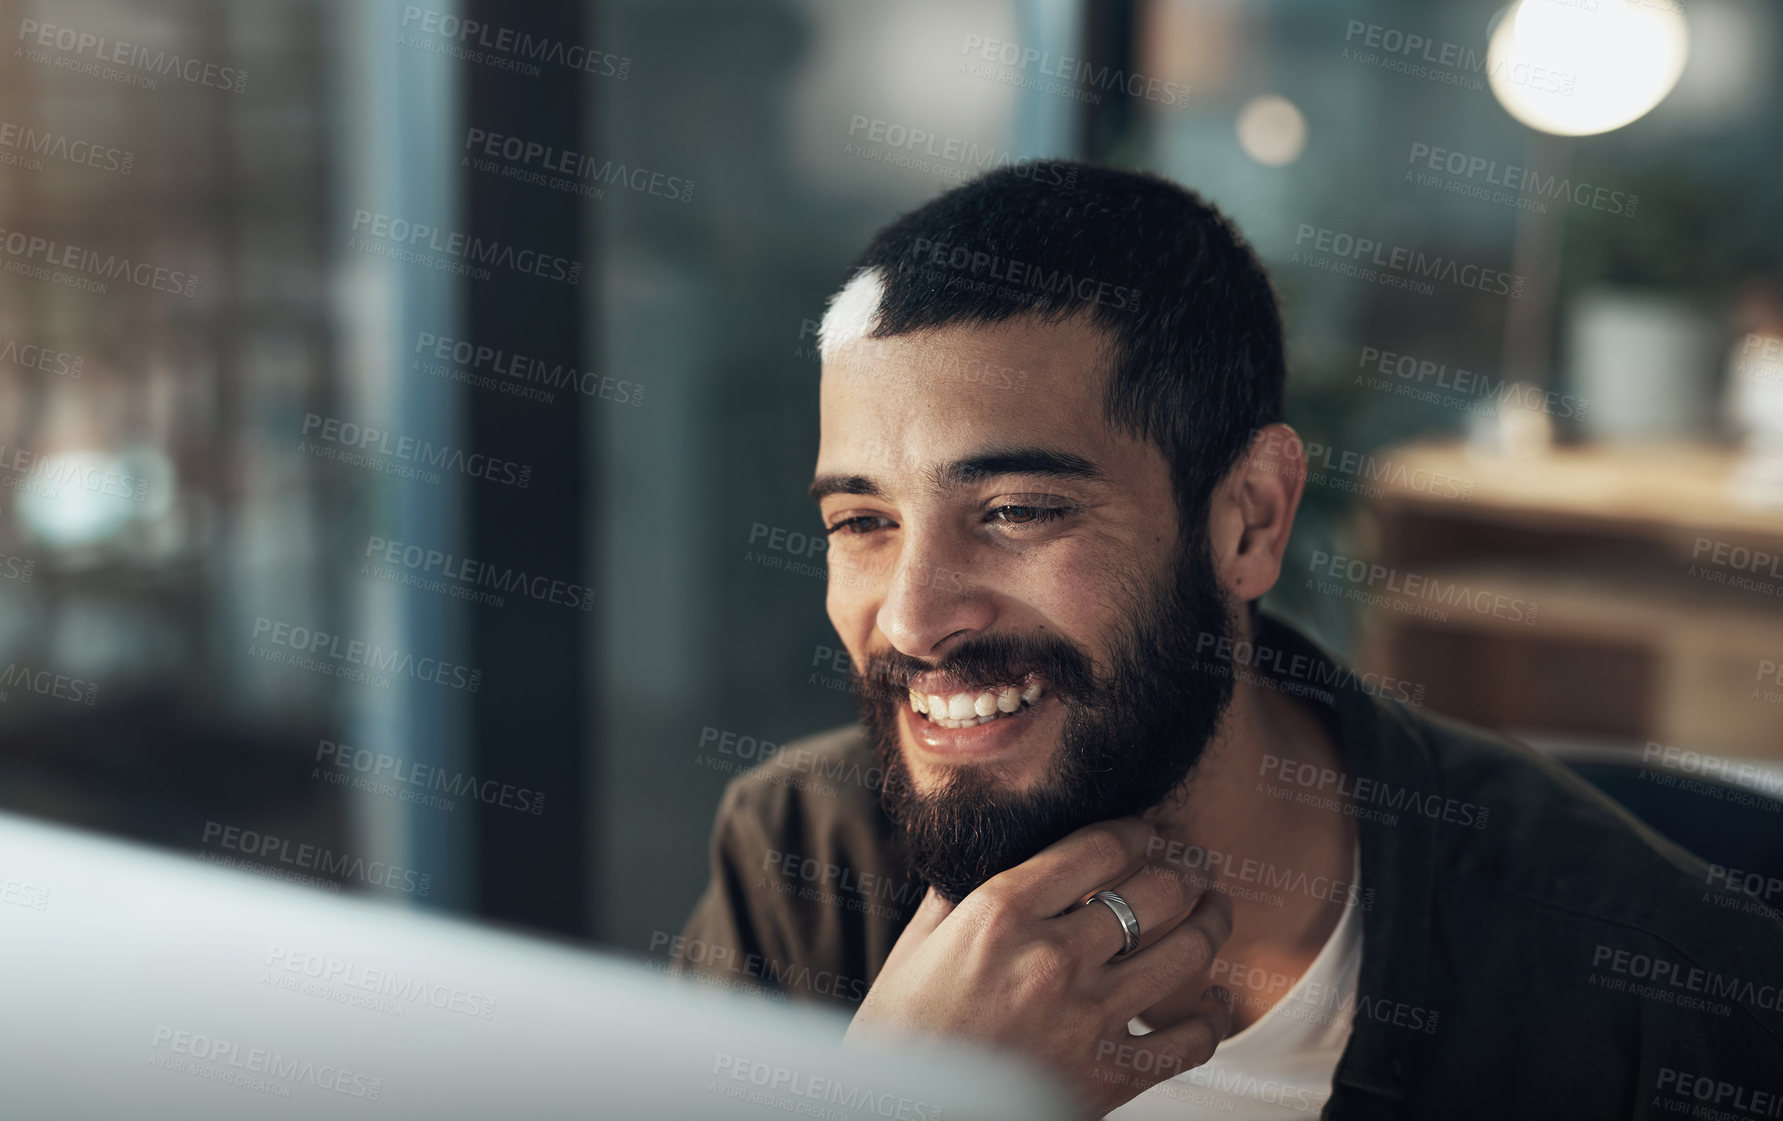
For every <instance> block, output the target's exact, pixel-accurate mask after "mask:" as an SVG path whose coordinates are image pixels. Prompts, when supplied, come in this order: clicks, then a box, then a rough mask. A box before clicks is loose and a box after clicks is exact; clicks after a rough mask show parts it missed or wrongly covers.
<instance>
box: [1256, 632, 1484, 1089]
mask: <svg viewBox="0 0 1783 1121" xmlns="http://www.w3.org/2000/svg"><path fill="white" fill-rule="evenodd" d="M1257 620H1258V626H1257V629H1256V641H1255V644H1254V649H1251V650H1245V649H1243V648H1242V646H1235V647H1234V648H1233V650H1232V655H1231V660H1232V662H1233V663H1234V669H1235V671H1236V672H1238V673H1240V674H1242V673H1244V672H1247V670H1248V671H1249V672H1253V673H1256V674H1258V675H1260V676H1266V677H1267V678H1269V679H1270V680H1269V682H1268V683H1269V684H1270V685H1271V686H1272V687H1274V688H1278V689H1281V690H1283V691H1284V692H1289V693H1291V694H1294V695H1297V696H1302V697H1304V698H1306V699H1308V700H1309V701H1311V702H1313V703H1315V704H1323V705H1325V706H1326V707H1328V708H1329V709H1330V710H1331V712H1332V714H1333V716H1334V718H1335V721H1336V725H1337V733H1338V738H1339V744H1338V747H1339V749H1340V750H1341V751H1342V753H1343V758H1344V768H1345V771H1346V772H1347V773H1348V776H1349V779H1350V781H1351V782H1354V781H1355V780H1358V779H1366V780H1369V781H1370V782H1371V783H1372V784H1379V785H1377V786H1375V787H1374V788H1373V789H1374V790H1376V791H1378V792H1380V793H1386V794H1389V795H1391V796H1392V798H1393V801H1394V806H1395V808H1394V809H1392V810H1390V811H1386V813H1384V814H1378V815H1377V814H1368V813H1363V814H1358V815H1357V821H1356V836H1357V845H1358V847H1359V849H1360V853H1361V863H1362V880H1361V885H1360V889H1361V890H1362V891H1363V892H1364V893H1367V892H1369V891H1370V890H1371V889H1372V893H1373V894H1372V897H1370V896H1368V895H1366V894H1364V896H1363V897H1364V898H1365V899H1369V900H1370V905H1368V906H1367V907H1366V909H1365V910H1364V911H1363V916H1362V967H1361V973H1360V977H1359V980H1358V983H1357V1006H1356V1015H1355V1018H1354V1020H1353V1024H1352V1028H1351V1033H1350V1041H1349V1044H1348V1045H1347V1046H1346V1047H1345V1049H1344V1053H1343V1058H1342V1059H1341V1060H1340V1061H1339V1062H1338V1065H1337V1071H1336V1073H1335V1075H1334V1076H1333V1081H1334V1084H1335V1085H1336V1086H1339V1087H1342V1086H1348V1087H1350V1088H1352V1089H1354V1090H1358V1091H1362V1092H1364V1093H1367V1094H1371V1095H1378V1096H1384V1097H1386V1098H1389V1099H1393V1100H1398V1099H1400V1098H1403V1097H1404V1095H1405V1087H1406V1069H1405V1062H1404V1060H1403V1058H1402V1056H1403V1055H1405V1054H1406V1053H1407V1052H1408V1051H1410V1050H1411V1048H1410V1047H1409V1046H1408V1044H1409V1043H1411V1042H1413V1039H1412V1038H1408V1033H1412V1035H1420V1034H1423V1030H1424V1029H1421V1028H1415V1027H1412V1026H1408V1025H1410V1024H1418V1023H1429V1024H1432V1025H1434V1024H1436V1023H1439V1022H1440V1018H1441V1014H1442V1010H1441V1009H1434V1008H1431V1007H1430V1004H1429V999H1428V997H1429V992H1430V985H1429V980H1430V978H1429V967H1430V941H1431V932H1432V929H1433V923H1432V917H1431V907H1432V903H1433V900H1434V894H1435V884H1436V853H1437V844H1436V840H1437V838H1436V830H1437V829H1438V828H1439V827H1442V825H1441V822H1440V811H1439V815H1438V816H1434V817H1433V816H1431V815H1429V814H1427V813H1426V812H1423V811H1424V809H1425V808H1426V807H1427V806H1429V805H1431V804H1435V803H1433V802H1432V801H1431V799H1432V798H1433V797H1434V798H1435V799H1436V800H1437V801H1440V798H1441V792H1440V791H1439V789H1438V786H1437V781H1436V768H1435V764H1434V762H1433V760H1432V758H1431V755H1430V751H1429V748H1428V745H1427V744H1426V743H1425V742H1424V739H1423V737H1422V735H1421V734H1420V733H1419V732H1418V730H1417V728H1416V727H1415V726H1414V724H1413V723H1412V722H1411V720H1410V719H1409V718H1408V716H1407V715H1406V713H1405V711H1404V709H1403V708H1402V707H1401V705H1402V704H1403V703H1405V702H1406V701H1408V700H1409V701H1410V702H1411V703H1412V704H1414V705H1415V704H1416V701H1417V697H1418V693H1419V692H1421V690H1419V691H1414V687H1413V686H1412V685H1411V683H1408V682H1402V681H1398V680H1396V679H1393V678H1383V677H1381V676H1379V675H1376V674H1364V673H1358V672H1356V671H1355V670H1353V669H1351V668H1350V667H1349V666H1347V665H1345V664H1344V663H1342V662H1340V661H1339V660H1338V659H1336V658H1335V657H1333V656H1332V655H1331V654H1330V653H1329V652H1328V651H1326V650H1325V649H1324V648H1323V647H1322V646H1320V645H1319V644H1318V643H1316V642H1314V641H1313V640H1312V639H1311V638H1309V637H1307V636H1306V635H1305V634H1303V633H1301V632H1300V631H1299V630H1298V629H1296V628H1295V627H1293V626H1292V625H1290V624H1289V623H1287V622H1285V621H1283V620H1281V619H1279V618H1277V617H1275V616H1273V615H1270V614H1268V613H1265V612H1259V613H1258V615H1257ZM1365 807H1366V800H1359V804H1358V808H1365ZM1450 827H1452V826H1450ZM1433 1016H1434V1017H1435V1019H1431V1017H1433Z"/></svg>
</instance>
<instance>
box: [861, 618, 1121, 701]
mask: <svg viewBox="0 0 1783 1121" xmlns="http://www.w3.org/2000/svg"><path fill="white" fill-rule="evenodd" d="M931 670H938V671H940V672H942V673H946V674H950V675H952V676H955V677H958V678H960V679H961V680H962V681H971V682H982V683H986V684H992V683H996V682H1004V681H1013V680H1015V679H1016V678H1017V677H1019V676H1021V675H1022V674H1024V673H1039V674H1042V675H1044V676H1045V677H1046V679H1047V682H1048V687H1049V689H1050V690H1051V691H1052V692H1054V693H1056V694H1058V695H1059V696H1060V697H1061V698H1065V699H1071V698H1080V697H1087V696H1090V695H1091V694H1093V693H1094V692H1095V688H1096V679H1095V672H1094V670H1093V668H1092V667H1091V664H1090V659H1089V656H1088V655H1086V654H1085V653H1084V652H1083V651H1081V650H1079V649H1078V648H1077V647H1076V646H1073V645H1072V644H1071V643H1069V642H1067V641H1066V640H1064V639H1062V638H1056V637H1052V636H1045V637H1042V636H1027V635H986V636H984V637H983V638H974V639H970V640H968V641H966V642H962V643H960V644H959V645H958V646H956V647H954V648H953V649H952V650H950V651H948V652H947V654H945V655H943V656H942V657H941V658H939V659H937V660H935V661H933V662H925V661H923V660H921V659H919V658H913V657H911V656H910V655H908V654H905V653H904V652H903V651H901V650H886V651H882V652H880V653H878V654H874V655H871V656H869V657H868V659H867V663H866V666H865V667H864V668H863V670H862V671H861V672H860V673H859V674H858V675H857V676H858V678H859V679H860V686H861V692H862V694H863V696H867V697H875V698H885V699H890V700H895V701H900V702H901V701H903V700H904V698H905V697H906V696H907V695H908V694H909V691H910V682H911V681H912V680H913V679H914V678H915V677H916V675H917V674H919V673H926V672H929V671H931Z"/></svg>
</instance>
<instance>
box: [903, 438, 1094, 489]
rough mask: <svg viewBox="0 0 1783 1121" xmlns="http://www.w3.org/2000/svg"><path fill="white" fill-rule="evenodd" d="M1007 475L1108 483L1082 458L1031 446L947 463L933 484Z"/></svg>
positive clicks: (956, 484) (944, 485) (957, 484)
mask: <svg viewBox="0 0 1783 1121" xmlns="http://www.w3.org/2000/svg"><path fill="white" fill-rule="evenodd" d="M1003 475H1040V476H1043V477H1045V478H1048V479H1075V480H1077V481H1079V482H1087V483H1106V482H1107V481H1108V476H1107V475H1106V474H1104V473H1103V471H1102V469H1101V468H1100V467H1097V466H1096V465H1095V464H1094V463H1091V462H1090V461H1089V460H1087V459H1085V458H1084V457H1083V456H1081V455H1076V454H1074V453H1072V452H1065V451H1056V450H1054V449H1052V448H1038V447H1028V448H1005V449H1001V450H998V451H993V452H986V453H985V454H983V455H975V456H972V457H970V458H967V459H961V460H956V461H954V462H953V463H944V464H942V465H941V466H939V467H937V468H935V470H934V471H933V472H931V473H930V475H929V482H930V485H932V486H934V487H935V488H936V489H937V490H949V489H951V488H953V487H963V486H970V485H971V484H973V483H981V482H983V481H984V480H986V479H995V478H998V477H1000V476H1003Z"/></svg>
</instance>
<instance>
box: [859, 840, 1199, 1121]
mask: <svg viewBox="0 0 1783 1121" xmlns="http://www.w3.org/2000/svg"><path fill="white" fill-rule="evenodd" d="M1155 836H1157V832H1156V831H1155V830H1154V829H1152V828H1151V826H1149V825H1146V824H1145V823H1144V822H1141V821H1137V820H1134V819H1130V818H1129V819H1123V820H1120V821H1111V822H1101V823H1098V824H1096V825H1091V826H1087V827H1085V828H1083V829H1080V830H1078V831H1077V832H1075V833H1073V834H1071V835H1070V836H1069V837H1066V838H1065V839H1064V840H1062V841H1059V842H1058V843H1056V844H1053V845H1050V846H1048V847H1047V848H1045V849H1043V850H1041V851H1040V852H1039V853H1037V854H1035V855H1034V856H1033V857H1032V858H1031V859H1029V860H1026V861H1024V862H1023V863H1021V864H1018V865H1016V866H1015V867H1014V868H1011V869H1009V870H1008V871H1006V872H1003V873H1001V874H999V875H997V876H993V877H992V878H991V879H989V880H987V881H985V883H984V884H983V886H981V887H980V888H979V889H978V890H977V891H974V892H973V893H972V894H971V895H968V896H967V897H966V898H965V899H963V900H961V901H960V903H959V905H958V906H953V905H951V904H949V903H948V902H946V901H945V900H943V899H942V898H941V897H940V896H938V895H936V894H935V891H934V889H933V888H931V889H930V890H929V893H928V894H927V895H926V896H925V897H924V898H923V901H922V904H921V905H920V906H919V907H918V908H917V911H916V914H915V916H913V917H912V918H911V920H910V925H909V926H908V927H907V928H905V930H904V933H903V934H902V936H900V937H899V939H898V942H897V944H896V945H895V946H893V947H892V952H891V955H890V956H889V957H888V958H887V959H886V962H885V968H884V969H883V970H882V971H881V972H880V974H879V977H878V979H877V980H876V981H875V982H874V984H873V988H872V990H871V991H869V992H868V993H867V996H866V999H865V1000H863V1001H861V1006H860V1010H859V1011H857V1012H856V1013H855V1016H854V1022H853V1023H852V1024H851V1025H849V1029H848V1037H847V1042H849V1043H855V1042H858V1041H860V1040H863V1039H866V1038H869V1037H874V1036H877V1037H887V1036H904V1035H909V1034H920V1035H941V1036H959V1037H965V1038H970V1039H974V1040H977V1041H979V1042H982V1043H987V1044H990V1045H992V1046H995V1047H1001V1048H1008V1049H1013V1050H1017V1051H1021V1052H1023V1053H1025V1054H1026V1055H1028V1056H1029V1057H1030V1058H1032V1059H1034V1060H1036V1061H1038V1062H1039V1063H1041V1064H1042V1065H1044V1066H1045V1067H1047V1068H1048V1069H1050V1070H1052V1071H1054V1072H1055V1073H1057V1074H1058V1075H1060V1076H1061V1077H1062V1078H1063V1079H1064V1080H1065V1082H1066V1083H1067V1085H1069V1086H1070V1087H1071V1089H1072V1090H1073V1091H1074V1092H1075V1094H1076V1095H1077V1097H1078V1099H1079V1101H1080V1102H1081V1103H1082V1104H1083V1105H1085V1106H1087V1107H1088V1108H1090V1109H1092V1110H1094V1111H1095V1116H1098V1117H1100V1116H1101V1115H1102V1114H1104V1113H1107V1112H1108V1111H1109V1110H1111V1109H1113V1108H1115V1107H1116V1106H1118V1105H1120V1104H1122V1103H1123V1102H1126V1101H1130V1100H1131V1099H1133V1098H1134V1097H1137V1096H1138V1095H1139V1094H1140V1093H1141V1092H1143V1091H1144V1090H1146V1089H1147V1088H1148V1087H1150V1086H1153V1085H1155V1084H1157V1083H1159V1082H1162V1081H1164V1080H1165V1079H1168V1078H1172V1077H1175V1076H1176V1075H1178V1074H1181V1073H1182V1072H1184V1071H1187V1070H1190V1069H1192V1068H1194V1067H1197V1066H1200V1065H1201V1064H1202V1063H1204V1062H1206V1061H1207V1060H1208V1059H1209V1058H1211V1057H1212V1056H1213V1052H1214V1048H1215V1047H1216V1046H1217V1045H1218V1044H1219V1042H1220V1040H1222V1039H1224V1038H1225V1037H1226V1030H1227V1027H1228V1024H1229V1022H1230V1014H1229V1012H1228V1009H1227V1004H1226V1002H1227V1001H1228V1000H1229V999H1230V998H1229V996H1227V994H1226V993H1225V992H1224V991H1223V990H1221V989H1219V988H1217V987H1213V988H1206V989H1205V992H1204V993H1203V994H1202V997H1201V1001H1200V1004H1199V1005H1197V1006H1196V1008H1195V1011H1194V1012H1193V1013H1192V1014H1191V1015H1189V1017H1188V1018H1186V1019H1184V1020H1182V1021H1180V1022H1178V1023H1175V1024H1172V1025H1170V1026H1168V1027H1165V1028H1162V1029H1160V1030H1157V1031H1153V1032H1152V1033H1151V1034H1149V1035H1139V1036H1136V1035H1133V1034H1131V1033H1130V1032H1128V1031H1127V1021H1128V1020H1130V1019H1132V1018H1133V1017H1134V1016H1135V1015H1137V1014H1138V1013H1140V1012H1143V1011H1144V1010H1145V1009H1147V1008H1149V1007H1151V1006H1152V1005H1153V1004H1155V1003H1157V1002H1158V1001H1159V1000H1161V999H1162V998H1164V997H1166V996H1168V995H1170V994H1171V993H1173V992H1175V991H1176V990H1177V989H1179V988H1181V987H1182V986H1184V985H1188V984H1195V985H1201V986H1204V987H1205V986H1206V977H1207V970H1208V967H1209V966H1211V965H1212V964H1213V960H1214V957H1215V956H1216V955H1217V954H1218V953H1219V950H1220V946H1221V945H1223V944H1224V943H1225V941H1226V937H1227V936H1228V935H1229V934H1231V933H1232V904H1231V901H1230V900H1228V899H1227V898H1226V897H1225V896H1224V895H1222V894H1220V893H1219V892H1217V891H1207V892H1200V891H1198V890H1197V889H1196V888H1195V887H1193V886H1191V885H1190V884H1187V883H1185V882H1184V879H1183V876H1184V873H1182V872H1180V871H1178V870H1176V869H1174V868H1173V867H1172V866H1169V865H1165V864H1161V863H1155V864H1148V863H1147V862H1146V853H1147V846H1148V845H1149V844H1150V842H1151V839H1152V838H1153V837H1155ZM1104 888H1107V889H1112V890H1114V891H1116V892H1118V893H1119V894H1120V896H1121V898H1123V899H1125V900H1126V901H1127V903H1128V905H1129V906H1131V907H1132V908H1133V913H1134V915H1135V916H1136V917H1137V918H1138V920H1139V930H1140V935H1141V937H1140V943H1139V947H1138V949H1136V950H1135V951H1134V952H1133V953H1132V954H1131V955H1130V956H1128V957H1125V958H1123V959H1121V960H1120V961H1113V962H1111V961H1110V960H1109V959H1110V958H1111V957H1113V956H1114V955H1115V954H1117V953H1119V952H1120V951H1121V947H1122V946H1124V945H1125V944H1126V938H1125V934H1124V933H1123V932H1122V930H1121V923H1120V920H1119V919H1118V918H1116V917H1115V914H1114V911H1113V910H1112V909H1111V908H1109V907H1108V906H1106V905H1104V904H1103V903H1101V902H1096V901H1092V902H1091V903H1090V904H1089V905H1088V906H1084V907H1079V906H1077V904H1078V903H1080V902H1081V901H1082V900H1083V899H1085V897H1087V896H1089V895H1090V894H1092V893H1093V892H1096V891H1100V890H1103V889H1104Z"/></svg>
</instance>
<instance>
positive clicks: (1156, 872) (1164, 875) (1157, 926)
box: [1054, 864, 1201, 962]
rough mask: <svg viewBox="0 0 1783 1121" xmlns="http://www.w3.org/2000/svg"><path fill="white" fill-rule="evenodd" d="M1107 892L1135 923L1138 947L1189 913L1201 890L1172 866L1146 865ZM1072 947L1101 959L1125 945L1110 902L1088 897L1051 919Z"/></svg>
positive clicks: (1094, 959) (1123, 932) (1118, 921)
mask: <svg viewBox="0 0 1783 1121" xmlns="http://www.w3.org/2000/svg"><path fill="white" fill-rule="evenodd" d="M1110 890H1112V891H1113V892H1114V893H1115V894H1116V895H1119V896H1120V897H1121V898H1122V899H1123V900H1125V901H1126V903H1127V906H1128V907H1130V908H1132V910H1133V917H1134V918H1135V919H1137V920H1138V922H1139V945H1140V946H1141V947H1146V946H1150V945H1152V944H1153V943H1155V942H1157V940H1158V939H1159V938H1162V937H1163V936H1164V935H1165V934H1166V933H1168V932H1169V931H1170V930H1171V929H1172V928H1173V927H1175V925H1176V924H1177V923H1178V922H1179V921H1181V920H1182V919H1183V917H1184V916H1185V915H1187V914H1188V913H1189V908H1191V907H1193V906H1194V905H1195V902H1196V900H1197V898H1198V897H1199V896H1200V894H1201V892H1200V890H1199V889H1198V888H1197V887H1195V886H1194V885H1193V884H1192V883H1190V882H1188V879H1187V878H1186V877H1185V876H1184V875H1183V874H1182V873H1181V872H1180V871H1179V870H1178V869H1176V868H1173V867H1171V866H1169V865H1165V864H1147V865H1145V866H1144V867H1142V868H1140V869H1139V870H1138V871H1137V872H1135V873H1133V874H1132V875H1131V876H1128V877H1127V878H1126V879H1124V880H1122V881H1121V882H1120V883H1118V884H1116V885H1114V887H1113V888H1112V889H1110ZM1054 921H1055V922H1056V923H1057V924H1058V925H1059V928H1060V929H1061V930H1062V931H1063V932H1064V933H1065V936H1066V938H1067V939H1069V941H1070V943H1071V945H1072V947H1073V948H1074V949H1076V950H1078V951H1079V952H1080V953H1082V954H1083V956H1084V959H1085V960H1088V961H1096V962H1103V961H1107V960H1108V959H1109V958H1111V957H1113V956H1114V955H1115V954H1118V953H1120V952H1121V949H1122V948H1123V947H1124V946H1126V944H1127V940H1126V931H1125V930H1124V929H1122V926H1121V921H1120V918H1119V917H1118V916H1117V915H1116V914H1115V912H1114V909H1113V907H1112V906H1111V905H1110V904H1107V903H1103V902H1101V901H1099V900H1096V899H1091V900H1090V901H1089V902H1087V903H1085V904H1084V905H1083V906H1082V907H1078V908H1075V909H1074V910H1072V911H1070V912H1069V913H1067V914H1064V915H1060V916H1059V917H1058V918H1057V919H1056V920H1054Z"/></svg>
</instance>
